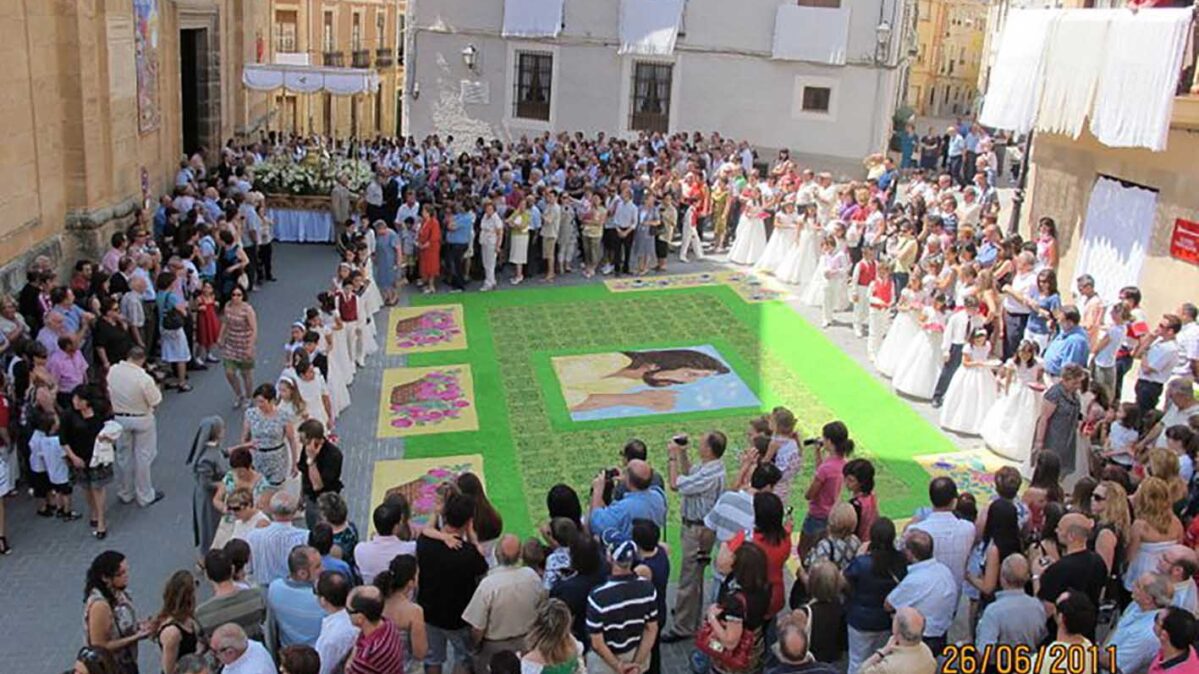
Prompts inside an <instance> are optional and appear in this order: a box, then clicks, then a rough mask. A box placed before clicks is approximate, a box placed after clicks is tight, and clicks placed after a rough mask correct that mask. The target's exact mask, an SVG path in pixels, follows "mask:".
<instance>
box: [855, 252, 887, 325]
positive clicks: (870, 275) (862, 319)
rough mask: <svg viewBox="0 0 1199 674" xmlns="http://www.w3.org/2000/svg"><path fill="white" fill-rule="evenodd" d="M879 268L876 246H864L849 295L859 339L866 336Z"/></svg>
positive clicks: (856, 265)
mask: <svg viewBox="0 0 1199 674" xmlns="http://www.w3.org/2000/svg"><path fill="white" fill-rule="evenodd" d="M884 266H885V265H884ZM878 268H879V264H878V254H877V253H876V252H875V249H874V246H865V247H863V248H862V259H861V260H858V261H857V263H856V264H854V266H853V277H852V279H851V280H850V289H851V290H850V297H849V299H850V301H852V302H853V334H854V335H856V336H857V337H858V338H859V339H860V338H862V337H865V336H866V321H867V320H868V318H869V315H870V307H871V305H872V302H871V300H872V294H871V289H872V287H873V284H874V280H875V278H876V277H877V276H878ZM872 334H873V333H872Z"/></svg>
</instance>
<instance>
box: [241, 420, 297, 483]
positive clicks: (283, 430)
mask: <svg viewBox="0 0 1199 674" xmlns="http://www.w3.org/2000/svg"><path fill="white" fill-rule="evenodd" d="M246 423H247V424H248V425H249V428H250V442H252V443H254V470H257V471H258V472H259V473H262V476H263V477H265V478H266V481H267V482H269V483H270V484H271V485H274V486H276V487H277V486H279V485H281V484H283V483H284V482H285V481H286V480H287V478H288V476H289V475H290V474H291V452H290V451H289V450H288V447H287V442H286V439H287V425H288V424H289V423H291V417H289V416H287V413H285V412H283V411H280V410H276V411H275V413H274V414H272V415H270V416H267V415H265V414H263V413H262V411H261V410H259V409H258V408H257V407H251V408H250V409H248V410H246Z"/></svg>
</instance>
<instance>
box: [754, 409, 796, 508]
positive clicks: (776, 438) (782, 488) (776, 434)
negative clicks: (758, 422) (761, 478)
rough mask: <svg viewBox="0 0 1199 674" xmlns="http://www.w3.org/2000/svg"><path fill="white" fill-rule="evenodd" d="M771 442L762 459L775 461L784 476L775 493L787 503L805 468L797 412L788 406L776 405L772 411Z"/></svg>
mask: <svg viewBox="0 0 1199 674" xmlns="http://www.w3.org/2000/svg"><path fill="white" fill-rule="evenodd" d="M770 434H771V435H770V444H769V445H768V446H767V447H766V453H765V454H763V455H762V461H769V462H770V463H773V464H774V465H775V467H776V468H778V469H779V472H780V473H782V474H783V478H782V479H781V480H779V483H778V485H776V486H775V488H774V493H776V494H778V497H779V498H780V499H782V501H783V505H787V503H788V502H789V501H788V500H789V499H790V498H791V484H792V483H793V482H794V480H795V477H796V476H797V475H799V471H800V469H802V468H803V454H802V453H801V452H800V450H799V436H798V435H796V433H795V414H794V413H792V412H791V410H789V409H787V408H786V407H776V408H774V410H773V411H771V413H770Z"/></svg>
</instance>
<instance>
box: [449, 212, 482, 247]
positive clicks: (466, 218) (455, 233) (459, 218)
mask: <svg viewBox="0 0 1199 674" xmlns="http://www.w3.org/2000/svg"><path fill="white" fill-rule="evenodd" d="M453 220H454V227H455V229H449V228H447V229H446V231H445V242H446V243H450V244H461V245H466V244H468V243H470V231H471V230H472V229H474V226H475V217H474V215H472V214H471V213H459V214H457V215H455V216H453Z"/></svg>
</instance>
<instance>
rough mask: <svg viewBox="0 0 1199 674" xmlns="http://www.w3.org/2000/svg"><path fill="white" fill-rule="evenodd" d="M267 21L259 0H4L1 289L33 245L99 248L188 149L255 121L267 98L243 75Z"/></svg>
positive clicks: (18, 277) (48, 249) (60, 257)
mask: <svg viewBox="0 0 1199 674" xmlns="http://www.w3.org/2000/svg"><path fill="white" fill-rule="evenodd" d="M135 5H139V6H140V7H141V9H142V12H141V14H140V15H139V13H138V12H137V11H135ZM148 10H153V11H152V12H149V11H148ZM147 15H149V16H148V18H149V19H150V21H141V22H139V20H138V19H139V16H141V17H142V18H143V19H144V18H147ZM268 21H269V13H268V5H267V3H265V2H262V3H260V2H257V1H256V0H6V1H4V2H0V63H4V64H5V67H4V68H3V69H0V83H2V84H3V91H4V95H3V96H2V97H0V119H2V120H4V125H5V128H6V133H5V137H6V138H5V143H4V144H3V145H2V146H0V147H3V150H0V214H2V215H0V289H3V290H5V291H12V290H15V289H17V288H19V287H20V286H21V284H23V283H24V271H25V268H26V266H27V264H28V262H29V261H30V260H32V259H33V257H35V256H37V255H41V254H44V255H48V256H49V257H50V258H51V259H52V260H54V261H55V263H56V264H58V265H60V266H62V265H65V264H69V263H71V262H73V261H74V260H75V259H77V258H79V257H84V256H88V257H95V256H97V255H99V254H100V253H102V252H103V250H104V248H105V246H106V245H107V240H108V237H109V235H110V234H111V233H112V232H113V231H116V229H118V228H120V227H124V226H127V225H128V224H129V223H130V222H132V221H133V219H134V218H135V216H136V212H137V210H138V209H139V208H140V207H142V205H143V203H144V202H145V200H146V199H147V198H148V199H153V198H154V195H157V194H161V193H162V192H163V191H164V190H167V189H169V188H170V186H171V184H172V180H173V177H174V174H175V171H176V169H177V167H178V164H179V161H180V159H181V158H182V157H183V155H184V153H185V152H189V151H194V150H195V149H197V148H199V147H201V146H203V147H207V148H208V149H210V150H211V151H215V150H216V149H217V148H218V147H219V146H220V144H221V143H222V142H223V141H224V139H226V138H229V137H233V136H234V135H238V134H252V133H256V132H257V130H258V129H260V128H262V124H263V122H264V121H265V118H266V112H267V108H266V103H267V101H266V98H265V96H263V95H261V94H253V93H251V92H247V91H246V90H245V89H244V88H243V87H241V86H240V80H241V69H242V66H243V64H245V63H247V62H254V61H255V60H257V59H258V55H259V48H258V40H257V39H256V36H257V35H258V34H259V33H260V30H259V28H258V27H259V26H267V25H269V24H268ZM155 28H156V30H155ZM139 29H142V32H141V33H140V35H141V36H144V37H145V38H147V39H145V40H140V41H139ZM262 30H265V29H262ZM143 44H146V45H149V48H150V51H149V53H148V54H147V56H148V57H151V58H149V60H146V59H142V60H139V59H138V54H139V53H141V50H142V49H143V46H142V45H143ZM152 57H156V58H152ZM147 63H148V64H149V65H147V66H145V67H143V68H141V69H140V71H139V64H147ZM151 66H153V69H151ZM146 73H149V74H150V75H149V76H147V75H146ZM139 78H140V79H141V80H142V81H144V82H147V83H152V84H153V86H139ZM139 92H140V93H141V95H142V100H143V101H144V100H149V101H152V102H154V103H155V105H153V106H144V105H143V106H139ZM150 107H152V108H153V110H154V114H152V115H151V116H150V117H151V119H149V120H148V121H147V120H146V119H143V118H142V117H141V115H140V113H141V112H142V111H143V110H144V109H146V108H150ZM64 271H65V270H64Z"/></svg>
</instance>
